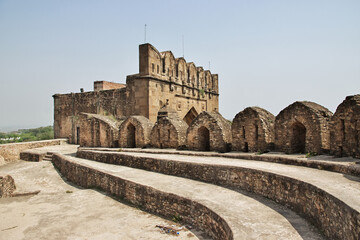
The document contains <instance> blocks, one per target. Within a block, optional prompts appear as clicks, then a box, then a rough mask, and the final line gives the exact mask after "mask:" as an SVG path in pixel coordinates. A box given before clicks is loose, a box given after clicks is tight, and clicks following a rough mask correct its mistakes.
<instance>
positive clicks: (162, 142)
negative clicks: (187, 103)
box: [150, 106, 188, 148]
mask: <svg viewBox="0 0 360 240" xmlns="http://www.w3.org/2000/svg"><path fill="white" fill-rule="evenodd" d="M187 128H188V125H187V124H186V122H185V121H184V120H182V119H180V118H179V116H178V115H177V113H176V111H175V110H173V109H170V108H168V107H166V106H164V107H163V108H161V109H160V110H159V113H158V120H157V121H156V123H155V125H154V127H153V129H152V130H151V135H150V144H151V146H153V147H156V148H177V147H179V146H183V145H185V144H186V130H187Z"/></svg>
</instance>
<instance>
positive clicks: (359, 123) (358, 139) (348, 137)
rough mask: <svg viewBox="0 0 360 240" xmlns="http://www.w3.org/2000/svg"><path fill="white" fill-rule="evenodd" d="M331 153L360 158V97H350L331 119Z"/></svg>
mask: <svg viewBox="0 0 360 240" xmlns="http://www.w3.org/2000/svg"><path fill="white" fill-rule="evenodd" d="M330 143H331V153H332V154H334V155H336V156H352V157H356V158H360V95H354V96H348V97H346V99H345V100H344V101H343V102H342V103H341V104H340V105H339V106H338V108H337V109H336V112H335V114H334V116H333V117H332V119H331V129H330Z"/></svg>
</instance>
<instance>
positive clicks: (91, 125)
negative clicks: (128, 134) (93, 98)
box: [74, 113, 121, 147]
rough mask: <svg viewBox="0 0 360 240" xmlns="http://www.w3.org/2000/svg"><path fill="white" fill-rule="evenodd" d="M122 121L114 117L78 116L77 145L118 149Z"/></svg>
mask: <svg viewBox="0 0 360 240" xmlns="http://www.w3.org/2000/svg"><path fill="white" fill-rule="evenodd" d="M120 123H121V120H117V119H115V118H113V117H112V116H104V115H100V114H92V113H80V114H79V115H78V116H76V121H75V122H74V127H75V134H76V136H75V143H76V144H79V145H80V146H86V147H95V146H97V147H118V138H119V125H120Z"/></svg>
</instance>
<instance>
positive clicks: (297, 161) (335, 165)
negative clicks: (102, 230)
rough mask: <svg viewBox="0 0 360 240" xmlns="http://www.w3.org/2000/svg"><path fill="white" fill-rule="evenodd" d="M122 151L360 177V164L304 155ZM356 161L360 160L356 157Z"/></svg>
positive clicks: (155, 150) (151, 150) (110, 149)
mask: <svg viewBox="0 0 360 240" xmlns="http://www.w3.org/2000/svg"><path fill="white" fill-rule="evenodd" d="M80 149H84V150H95V151H108V152H109V151H110V152H114V151H116V150H118V149H114V148H84V147H82V148H80ZM121 152H140V153H151V154H177V155H187V156H199V157H225V158H233V159H244V160H254V161H264V162H273V163H280V164H286V165H294V166H302V167H308V168H316V169H319V170H325V171H330V172H338V173H343V174H348V175H352V176H356V177H360V166H359V165H356V164H355V163H353V164H344V163H342V162H330V161H327V160H311V159H308V158H303V157H301V158H300V157H294V156H292V157H291V156H286V155H285V156H282V155H280V154H278V155H275V154H274V155H273V154H261V155H258V154H255V153H236V152H230V153H216V152H197V151H178V150H175V149H170V150H164V149H131V148H121ZM354 161H358V160H357V159H354Z"/></svg>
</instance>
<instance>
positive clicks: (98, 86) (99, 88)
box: [94, 81, 126, 91]
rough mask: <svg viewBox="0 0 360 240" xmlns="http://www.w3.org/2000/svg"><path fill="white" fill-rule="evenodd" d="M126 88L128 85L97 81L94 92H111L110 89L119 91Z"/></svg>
mask: <svg viewBox="0 0 360 240" xmlns="http://www.w3.org/2000/svg"><path fill="white" fill-rule="evenodd" d="M124 87H126V84H123V83H115V82H108V81H95V82H94V91H102V90H110V89H119V88H124Z"/></svg>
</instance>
